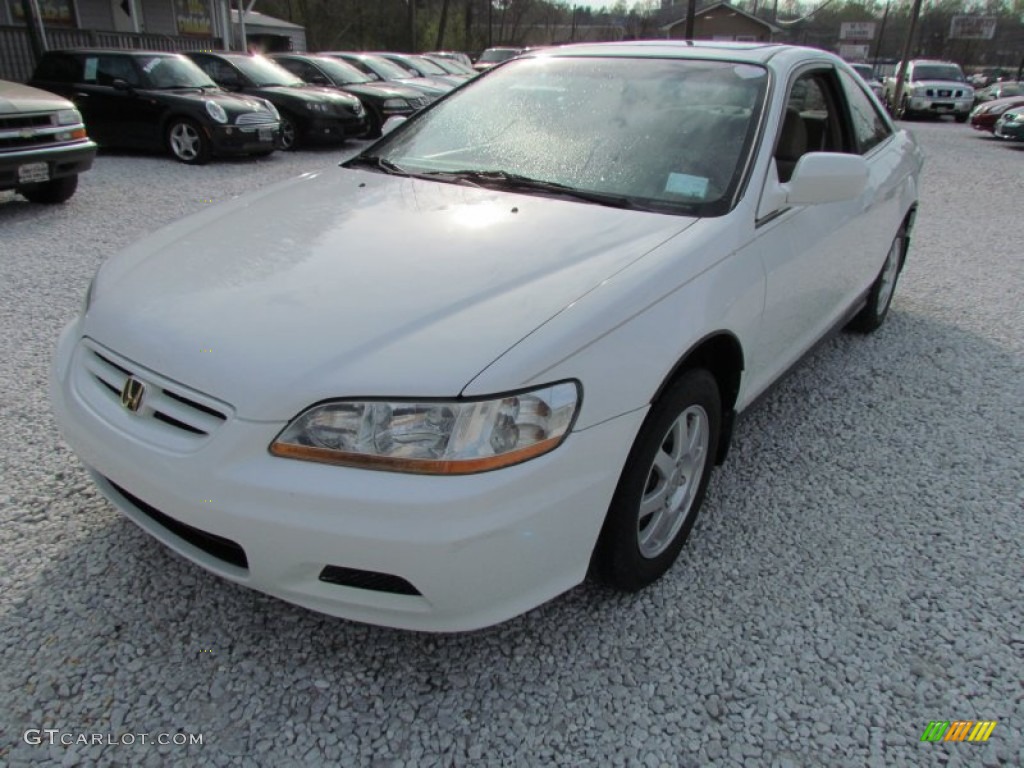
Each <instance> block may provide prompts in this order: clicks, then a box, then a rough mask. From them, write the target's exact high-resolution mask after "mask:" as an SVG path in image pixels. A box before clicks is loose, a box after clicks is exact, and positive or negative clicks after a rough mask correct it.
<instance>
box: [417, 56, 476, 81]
mask: <svg viewBox="0 0 1024 768" xmlns="http://www.w3.org/2000/svg"><path fill="white" fill-rule="evenodd" d="M423 57H424V58H426V59H430V60H431V61H432V62H434V63H435V64H437V66H439V67H441V69H443V70H444V71H445V72H447V73H449V74H451V75H468V76H469V77H476V75H477V74H478V72H477V71H476V70H475V69H473V65H472V64H468V65H467V64H463V63H462V62H461V61H457V60H456V59H446V58H444V57H443V56H436V55H434V54H432V53H424V54H423Z"/></svg>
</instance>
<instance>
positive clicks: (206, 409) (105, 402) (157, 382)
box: [76, 339, 230, 450]
mask: <svg viewBox="0 0 1024 768" xmlns="http://www.w3.org/2000/svg"><path fill="white" fill-rule="evenodd" d="M77 368H78V370H77V371H76V373H77V382H76V386H77V388H78V390H79V392H80V393H81V394H82V396H83V397H84V398H85V399H86V400H87V401H88V402H89V403H90V404H91V405H93V407H94V408H95V409H96V410H97V411H98V412H100V413H101V414H102V415H104V416H105V417H106V418H107V419H108V420H109V421H111V422H116V424H117V426H120V427H121V428H123V429H126V431H132V432H137V433H139V436H140V437H142V438H144V439H148V440H149V441H150V442H154V443H158V444H161V445H164V446H165V447H168V448H172V449H174V448H177V449H179V450H189V449H191V448H196V447H198V444H199V443H200V442H202V441H204V440H206V439H207V438H208V437H209V436H210V435H212V434H213V433H214V432H215V431H216V430H217V429H218V428H220V427H221V426H222V425H223V424H224V422H225V421H227V419H228V416H229V415H230V408H229V407H228V406H226V405H224V404H223V403H220V402H218V401H216V400H213V399H212V398H209V397H207V396H206V395H203V394H200V393H198V392H193V391H191V390H189V389H188V388H186V387H184V386H181V385H179V384H177V383H176V382H171V381H169V380H167V379H164V378H163V377H162V376H160V375H159V374H156V373H153V372H151V371H149V370H147V369H145V368H142V367H141V366H138V365H135V364H134V363H132V362H131V361H129V360H126V359H125V358H123V357H121V356H119V355H117V354H116V353H114V352H112V351H111V350H108V349H106V348H105V347H101V346H100V345H99V344H97V343H96V342H94V341H92V340H90V339H85V340H83V341H82V346H81V348H80V350H79V362H78V366H77ZM130 378H131V379H135V380H137V381H139V382H141V383H142V384H143V386H144V387H145V392H144V394H143V396H142V401H141V405H139V407H138V410H137V411H135V412H134V413H132V412H129V411H128V409H127V408H125V407H124V406H123V405H122V392H123V391H124V389H125V384H126V382H127V381H128V380H129V379H130Z"/></svg>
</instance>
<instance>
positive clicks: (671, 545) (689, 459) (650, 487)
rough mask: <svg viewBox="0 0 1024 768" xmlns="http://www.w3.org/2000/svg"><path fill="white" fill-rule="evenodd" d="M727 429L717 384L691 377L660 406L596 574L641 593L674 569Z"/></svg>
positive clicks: (604, 533) (622, 489) (621, 492)
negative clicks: (722, 434) (723, 425)
mask: <svg viewBox="0 0 1024 768" xmlns="http://www.w3.org/2000/svg"><path fill="white" fill-rule="evenodd" d="M721 431H722V401H721V395H720V394H719V390H718V384H717V382H716V381H715V378H714V377H713V376H712V375H711V374H710V373H708V372H707V371H706V370H704V369H702V368H697V369H692V370H688V371H686V372H684V373H683V374H682V375H681V376H680V377H679V378H678V379H677V380H676V381H675V382H674V383H673V384H672V385H671V386H670V387H669V388H668V389H667V390H666V391H665V392H664V393H663V394H662V396H661V397H660V398H658V400H657V402H656V403H655V404H654V405H653V406H652V408H651V410H650V412H649V413H648V414H647V418H646V419H645V420H644V424H643V426H642V427H641V428H640V433H639V434H638V435H637V438H636V441H635V442H634V443H633V448H632V449H631V450H630V452H629V458H628V459H627V460H626V465H625V467H624V469H623V470H622V475H621V477H620V478H619V484H618V487H617V488H616V489H615V495H614V496H613V497H612V502H611V505H610V506H609V508H608V515H607V517H606V518H605V522H604V526H603V527H602V529H601V535H600V536H599V537H598V542H597V547H596V548H595V551H594V562H593V565H594V574H595V576H597V578H598V579H600V580H601V581H603V582H605V583H606V584H608V585H610V586H612V587H615V588H616V589H620V590H624V591H627V592H635V591H637V590H639V589H642V588H643V587H646V586H647V585H648V584H651V583H652V582H654V581H656V580H657V579H658V578H659V577H661V575H662V574H664V573H665V571H667V570H668V569H669V568H670V567H671V566H672V564H673V563H674V562H675V560H676V558H677V557H678V556H679V551H680V550H681V549H682V547H683V544H684V543H685V542H686V539H687V538H688V537H689V535H690V531H691V529H692V528H693V524H694V522H695V521H696V519H697V513H698V512H699V511H700V506H701V503H702V502H703V501H704V494H705V492H706V491H707V484H708V478H709V477H710V476H711V470H712V468H713V467H714V464H715V456H716V454H717V451H718V441H719V437H720V436H721Z"/></svg>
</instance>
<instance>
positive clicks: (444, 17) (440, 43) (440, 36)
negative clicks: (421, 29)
mask: <svg viewBox="0 0 1024 768" xmlns="http://www.w3.org/2000/svg"><path fill="white" fill-rule="evenodd" d="M447 23H448V0H444V2H443V3H442V4H441V21H440V22H438V25H437V45H435V46H434V48H435V50H438V51H443V50H444V28H445V25H447Z"/></svg>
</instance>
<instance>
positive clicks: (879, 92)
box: [850, 64, 884, 101]
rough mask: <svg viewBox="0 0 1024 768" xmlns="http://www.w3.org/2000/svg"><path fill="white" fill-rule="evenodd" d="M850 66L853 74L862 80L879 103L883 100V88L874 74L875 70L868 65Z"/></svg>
mask: <svg viewBox="0 0 1024 768" xmlns="http://www.w3.org/2000/svg"><path fill="white" fill-rule="evenodd" d="M850 66H851V67H853V71H854V72H856V73H857V74H858V75H860V76H861V77H862V78H864V82H865V83H867V84H868V87H869V88H871V92H872V93H873V94H875V96H877V97H878V99H879V101H881V100H882V98H884V94H883V90H884V86H883V85H882V81H881V79H880V78H879V77H878V76H877V75H876V74H875V68H874V67H872V66H871V65H870V64H851V65H850Z"/></svg>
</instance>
